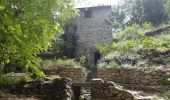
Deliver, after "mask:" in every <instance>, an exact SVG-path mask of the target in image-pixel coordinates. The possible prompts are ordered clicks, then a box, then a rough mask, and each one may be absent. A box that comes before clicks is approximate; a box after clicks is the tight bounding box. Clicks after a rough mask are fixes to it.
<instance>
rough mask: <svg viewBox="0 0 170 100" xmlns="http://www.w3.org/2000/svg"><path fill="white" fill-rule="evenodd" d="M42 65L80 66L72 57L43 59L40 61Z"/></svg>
mask: <svg viewBox="0 0 170 100" xmlns="http://www.w3.org/2000/svg"><path fill="white" fill-rule="evenodd" d="M41 65H42V67H55V66H56V67H71V68H81V67H82V66H81V65H80V63H78V62H75V61H74V59H67V60H63V59H58V60H43V61H42V62H41Z"/></svg>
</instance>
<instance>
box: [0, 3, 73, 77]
mask: <svg viewBox="0 0 170 100" xmlns="http://www.w3.org/2000/svg"><path fill="white" fill-rule="evenodd" d="M75 14H76V10H75V9H74V1H73V0H50V1H47V0H29V1H27V0H12V1H9V0H1V1H0V37H1V38H0V51H1V52H0V61H1V62H0V67H1V70H3V69H4V67H6V65H7V64H11V65H13V63H15V64H17V65H18V66H20V67H23V68H24V69H25V70H27V71H28V70H29V71H31V72H33V73H35V74H36V75H37V76H39V77H43V76H44V74H43V72H41V70H40V69H39V59H37V57H36V54H37V53H39V52H44V51H46V50H48V48H49V47H50V46H51V42H52V40H53V39H54V37H55V36H56V35H58V34H60V33H62V29H61V27H60V26H61V25H62V24H63V22H64V21H65V20H66V19H68V18H69V17H71V16H73V15H75Z"/></svg>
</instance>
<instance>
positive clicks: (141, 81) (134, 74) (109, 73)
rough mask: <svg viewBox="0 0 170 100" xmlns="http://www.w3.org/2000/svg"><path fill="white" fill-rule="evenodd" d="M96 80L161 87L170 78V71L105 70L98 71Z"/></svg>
mask: <svg viewBox="0 0 170 100" xmlns="http://www.w3.org/2000/svg"><path fill="white" fill-rule="evenodd" d="M97 73H98V76H97V77H98V78H102V79H104V80H110V81H114V82H116V83H122V84H136V85H161V84H162V83H163V82H164V81H165V80H164V79H165V78H167V77H170V69H137V68H117V69H112V68H110V69H109V68H106V69H98V71H97Z"/></svg>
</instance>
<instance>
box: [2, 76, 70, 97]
mask: <svg viewBox="0 0 170 100" xmlns="http://www.w3.org/2000/svg"><path fill="white" fill-rule="evenodd" d="M71 86H72V81H71V80H70V79H68V78H62V77H56V78H55V79H51V78H50V77H46V78H45V80H44V81H32V82H26V83H25V82H24V83H20V84H17V85H14V86H12V87H10V89H9V92H10V93H12V94H15V95H25V96H33V97H38V98H40V100H72V94H73V93H72V89H71ZM0 99H1V98H0ZM4 100H6V99H4ZM11 100H14V99H11ZM15 100H16V99H15ZM22 100H23V99H22ZM29 100H30V99H29ZM38 100H39V99H38Z"/></svg>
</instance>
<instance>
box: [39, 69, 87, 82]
mask: <svg viewBox="0 0 170 100" xmlns="http://www.w3.org/2000/svg"><path fill="white" fill-rule="evenodd" d="M42 70H43V71H44V73H45V74H47V75H59V76H61V77H68V78H70V79H72V81H73V82H83V81H85V79H86V78H85V76H86V75H85V73H84V72H83V70H82V68H66V67H55V68H43V69H42Z"/></svg>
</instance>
